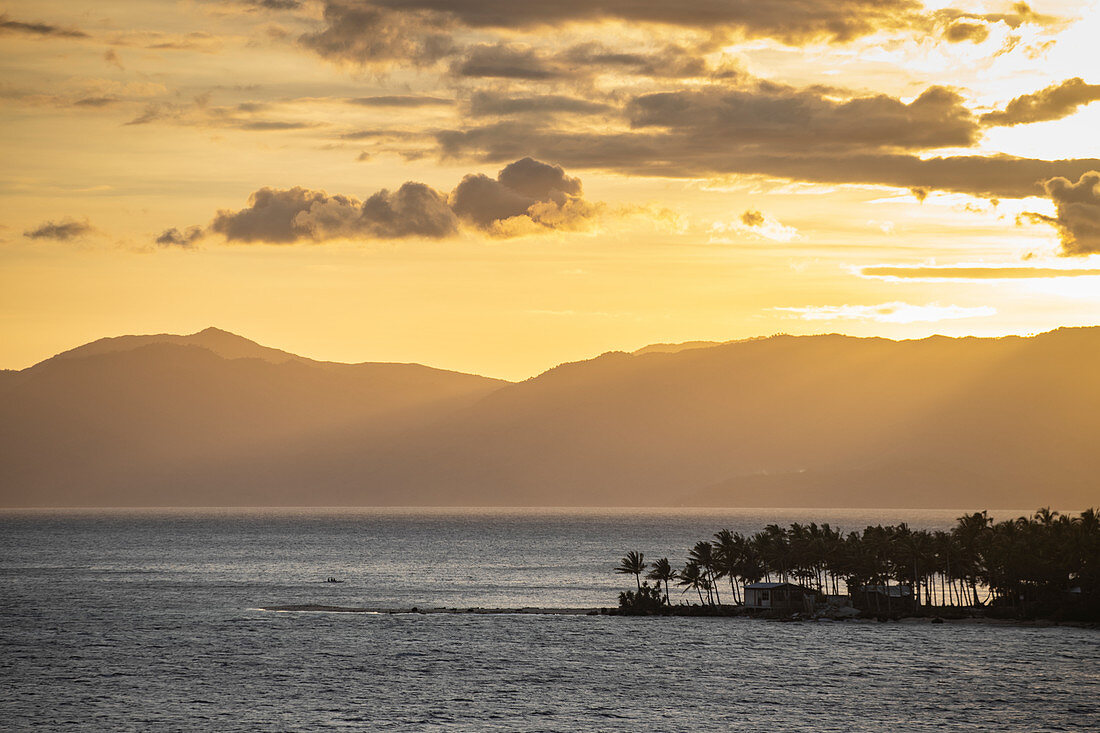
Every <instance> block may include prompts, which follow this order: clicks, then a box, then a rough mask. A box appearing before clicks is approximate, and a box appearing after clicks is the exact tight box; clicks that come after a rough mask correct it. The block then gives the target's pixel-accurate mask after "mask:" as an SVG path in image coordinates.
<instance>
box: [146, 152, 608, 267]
mask: <svg viewBox="0 0 1100 733" xmlns="http://www.w3.org/2000/svg"><path fill="white" fill-rule="evenodd" d="M582 195H583V191H582V188H581V181H580V179H579V178H574V177H571V176H568V175H566V173H565V171H564V170H563V169H562V168H561V167H560V166H556V165H550V164H548V163H543V162H541V161H537V160H534V159H532V158H523V159H520V160H517V161H515V162H513V163H510V164H508V165H507V166H505V167H504V168H503V169H502V170H501V171H500V172H499V173H498V174H497V177H496V178H490V177H489V176H486V175H484V174H480V173H478V174H470V175H467V176H465V177H464V178H463V179H462V181H461V182H460V183H459V184H458V186H456V187H455V189H454V191H452V192H451V193H450V194H445V193H443V192H441V191H437V190H436V189H434V188H432V187H431V186H428V185H426V184H423V183H416V182H412V181H410V182H407V183H405V184H403V185H402V186H401V187H400V188H398V189H397V190H395V191H389V190H386V189H383V190H381V191H378V192H376V193H374V194H372V195H371V196H369V197H367V198H366V199H365V200H363V201H360V200H359V199H357V198H355V197H352V196H344V195H339V194H335V195H333V194H328V193H325V192H324V191H312V190H309V189H305V188H301V187H295V188H290V189H275V188H261V189H259V190H258V191H256V192H254V193H253V194H252V195H251V196H250V197H249V201H248V206H247V207H245V208H243V209H238V210H222V211H219V212H218V213H217V215H216V216H215V217H214V220H213V221H212V222H211V223H210V225H209V226H208V227H206V228H205V229H200V228H198V227H191V228H190V229H187V230H185V231H180V230H179V229H176V228H172V229H167V230H165V231H164V232H162V233H161V234H160V236H158V237H157V239H156V243H157V244H159V245H162V246H167V247H172V246H176V247H190V246H192V245H193V244H194V243H196V242H197V241H199V240H200V239H202V238H205V237H208V236H210V235H213V234H218V235H221V236H222V237H224V239H225V240H226V241H227V242H242V243H258V242H259V243H266V244H293V243H297V242H303V241H311V242H325V241H329V240H333V239H348V238H357V237H359V238H365V239H372V240H391V239H404V238H410V237H416V238H422V239H443V238H446V237H450V236H454V235H456V234H458V233H459V231H460V229H461V228H462V226H468V227H471V228H473V229H476V230H479V231H481V232H483V233H485V234H488V235H490V236H495V237H514V236H521V235H524V234H534V233H540V232H541V233H544V232H548V231H580V230H583V229H587V228H589V227H590V226H591V225H592V224H593V223H594V222H595V220H596V218H597V217H599V216H600V215H601V213H602V212H603V206H602V205H601V204H598V203H593V202H589V201H586V200H585V199H584V198H583V197H582Z"/></svg>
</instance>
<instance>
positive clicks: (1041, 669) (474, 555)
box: [0, 510, 1100, 731]
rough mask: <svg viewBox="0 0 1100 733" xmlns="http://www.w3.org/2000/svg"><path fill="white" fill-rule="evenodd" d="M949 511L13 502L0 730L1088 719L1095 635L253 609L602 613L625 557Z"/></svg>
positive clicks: (1, 522)
mask: <svg viewBox="0 0 1100 733" xmlns="http://www.w3.org/2000/svg"><path fill="white" fill-rule="evenodd" d="M957 514H958V512H880V513H868V512H854V511H847V512H831V513H829V512H822V511H817V510H814V511H812V512H807V511H799V510H756V511H737V512H732V511H731V512H715V511H701V510H692V511H664V512H661V511H639V512H604V511H541V512H540V511H525V512H508V511H482V510H477V511H442V510H437V511H428V512H423V511H419V512H403V511H399V510H385V511H356V512H339V513H332V512H307V513H295V512H274V511H273V512H253V513H245V512H213V513H210V512H206V513H204V512H176V513H158V512H126V513H95V512H77V513H72V512H69V513H49V512H19V513H8V514H5V515H2V516H0V683H2V684H0V701H2V712H3V715H4V722H3V723H0V727H6V728H8V729H17V730H18V729H29V728H32V727H33V728H35V729H43V730H49V729H53V730H72V729H74V728H84V729H93V730H126V729H135V730H142V729H153V730H272V731H275V730H278V731H285V730H307V729H327V728H353V729H368V730H402V731H404V730H409V731H413V730H470V731H481V730H540V731H543V730H545V731H574V730H622V731H639V730H654V731H656V730H660V731H695V730H707V731H713V730H729V729H732V728H734V727H737V728H740V729H742V730H750V731H751V730H761V729H767V728H770V729H775V730H805V731H834V730H835V731H857V730H858V731H863V730H866V731H881V730H895V729H897V730H915V731H921V730H948V731H955V730H1007V731H1040V730H1098V729H1100V710H1098V706H1097V702H1096V701H1097V699H1100V633H1098V632H1096V631H1092V630H1086V629H1076V628H1063V627H1058V628H1022V627H989V626H970V625H955V624H945V625H939V626H932V625H908V624H898V623H888V624H877V623H871V624H853V623H845V624H840V623H826V622H821V623H778V622H767V621H751V620H746V619H689V618H671V619H670V618H618V617H602V616H529V615H494V616H471V615H413V614H400V615H371V614H327V613H272V612H265V611H260V610H257V609H258V607H259V606H263V605H275V604H289V603H323V604H330V605H355V606H372V607H389V608H399V607H408V606H412V605H420V606H459V607H467V606H486V607H518V606H559V607H573V606H597V605H611V604H613V602H614V597H615V594H616V593H617V592H618V590H620V589H621V588H623V587H626V585H628V584H629V583H628V582H624V578H623V577H622V576H615V575H613V574H611V573H610V568H611V567H612V566H613V565H614V564H615V563H616V562H617V560H618V558H619V557H620V556H621V555H622V554H623V553H624V552H625V551H626V550H628V549H638V550H643V551H645V552H646V554H647V556H649V557H657V556H660V555H665V554H667V555H669V557H671V558H672V559H673V560H674V561H677V560H682V559H683V557H684V555H685V553H686V548H687V547H689V546H690V545H691V544H693V543H694V542H695V541H696V540H698V539H702V538H705V537H708V536H709V535H710V534H713V532H714V531H716V530H717V529H720V528H723V527H728V528H730V529H733V530H735V531H743V532H752V531H756V530H758V529H760V528H761V527H762V526H763V525H764V524H766V523H769V522H779V523H788V522H791V521H809V520H811V519H813V520H816V521H819V522H820V521H829V522H831V523H833V524H834V525H839V526H842V527H844V528H846V529H856V528H861V527H863V526H865V525H866V524H868V523H877V522H896V521H901V520H905V521H909V522H910V524H912V525H913V526H923V527H933V528H936V527H946V526H949V525H950V524H951V523H952V522H953V519H954V516H956V515H957ZM329 575H336V576H338V577H340V578H342V579H344V580H345V581H346V582H345V583H343V584H337V585H332V584H325V583H323V582H322V581H323V580H324V578H325V577H327V576H329Z"/></svg>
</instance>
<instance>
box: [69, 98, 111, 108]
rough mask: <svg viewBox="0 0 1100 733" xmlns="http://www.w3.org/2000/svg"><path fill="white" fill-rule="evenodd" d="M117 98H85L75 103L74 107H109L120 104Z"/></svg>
mask: <svg viewBox="0 0 1100 733" xmlns="http://www.w3.org/2000/svg"><path fill="white" fill-rule="evenodd" d="M118 101H119V100H118V98H117V97H84V98H83V99H78V100H76V101H75V102H73V106H74V107H108V106H110V105H112V104H114V103H116V102H118Z"/></svg>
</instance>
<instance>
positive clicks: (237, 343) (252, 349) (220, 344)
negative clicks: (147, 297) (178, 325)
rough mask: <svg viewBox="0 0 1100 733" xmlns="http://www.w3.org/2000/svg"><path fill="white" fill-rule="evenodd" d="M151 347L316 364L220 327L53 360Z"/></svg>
mask: <svg viewBox="0 0 1100 733" xmlns="http://www.w3.org/2000/svg"><path fill="white" fill-rule="evenodd" d="M150 344H173V345H175V346H198V347H199V348H202V349H206V350H207V351H210V352H212V353H214V354H217V355H218V356H220V357H222V358H223V359H262V360H263V361H267V362H271V363H272V364H282V363H283V362H287V361H299V362H310V363H314V364H316V363H318V362H314V361H313V360H312V359H306V358H304V357H301V356H296V355H295V354H291V353H288V352H286V351H280V350H279V349H272V348H268V347H267V346H260V345H259V344H258V343H256V342H255V341H250V340H248V339H246V338H245V337H243V336H238V335H237V334H235V333H229V332H228V331H223V330H221V329H220V328H214V327H210V328H206V329H203V330H202V331H199V332H198V333H192V334H188V335H186V336H176V335H174V334H170V333H160V334H156V335H153V336H115V337H110V338H102V339H99V340H97V341H93V342H92V343H90V344H84V345H83V346H78V347H76V348H75V349H70V350H69V351H64V352H62V353H60V354H58V355H57V356H55V357H53V358H52V359H48V360H47V361H54V360H56V359H79V358H82V357H86V356H96V355H98V354H111V353H117V352H120V351H133V350H134V349H137V348H139V347H142V346H148V345H150Z"/></svg>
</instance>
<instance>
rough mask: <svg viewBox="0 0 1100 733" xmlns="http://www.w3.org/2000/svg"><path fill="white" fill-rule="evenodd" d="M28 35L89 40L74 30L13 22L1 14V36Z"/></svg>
mask: <svg viewBox="0 0 1100 733" xmlns="http://www.w3.org/2000/svg"><path fill="white" fill-rule="evenodd" d="M2 33H27V34H29V35H34V36H53V37H55V38H87V37H88V34H87V33H85V32H84V31H81V30H76V29H74V28H62V27H61V26H57V25H49V24H48V23H24V22H22V21H18V20H12V19H11V16H9V15H8V14H7V13H0V34H2Z"/></svg>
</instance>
